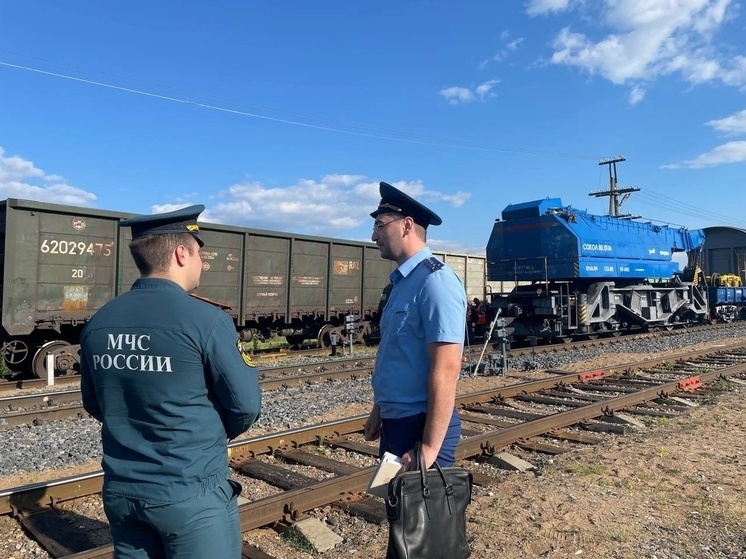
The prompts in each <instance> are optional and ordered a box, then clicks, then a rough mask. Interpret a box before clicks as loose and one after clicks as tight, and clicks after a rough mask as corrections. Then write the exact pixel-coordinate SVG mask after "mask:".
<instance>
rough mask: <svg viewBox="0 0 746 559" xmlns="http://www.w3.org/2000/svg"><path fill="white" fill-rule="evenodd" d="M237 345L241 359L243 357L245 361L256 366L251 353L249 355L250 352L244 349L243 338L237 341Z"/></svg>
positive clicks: (250, 365)
mask: <svg viewBox="0 0 746 559" xmlns="http://www.w3.org/2000/svg"><path fill="white" fill-rule="evenodd" d="M236 347H237V348H238V353H240V354H241V359H243V362H244V363H246V364H247V365H248V366H249V367H255V366H256V365H254V361H253V360H252V359H251V355H249V352H248V351H246V350H245V349H244V347H243V344H242V343H241V340H238V341H237V342H236Z"/></svg>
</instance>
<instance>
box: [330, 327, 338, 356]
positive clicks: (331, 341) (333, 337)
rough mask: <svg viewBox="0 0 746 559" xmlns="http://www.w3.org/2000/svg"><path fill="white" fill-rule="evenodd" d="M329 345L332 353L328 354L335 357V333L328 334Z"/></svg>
mask: <svg viewBox="0 0 746 559" xmlns="http://www.w3.org/2000/svg"><path fill="white" fill-rule="evenodd" d="M329 343H330V344H331V346H332V352H331V353H330V355H331V356H335V355H337V333H336V332H332V333H331V334H329Z"/></svg>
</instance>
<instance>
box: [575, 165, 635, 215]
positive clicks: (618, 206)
mask: <svg viewBox="0 0 746 559" xmlns="http://www.w3.org/2000/svg"><path fill="white" fill-rule="evenodd" d="M622 161H626V159H625V158H624V157H622V156H621V155H619V156H617V157H610V158H607V159H602V160H601V161H599V162H598V164H599V165H608V166H609V190H599V191H598V192H590V193H589V194H588V196H595V197H596V198H601V197H602V196H608V197H609V215H610V216H612V217H629V216H628V215H627V216H623V215H622V214H621V210H622V204H624V202H626V201H627V198H629V195H630V194H631V193H633V192H637V191H638V190H640V189H639V187H637V186H628V187H627V188H618V187H617V178H616V164H617V163H620V162H622ZM620 194H622V195H623V196H622V197H621V200H620V199H619V195H620Z"/></svg>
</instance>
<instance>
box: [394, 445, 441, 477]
mask: <svg viewBox="0 0 746 559" xmlns="http://www.w3.org/2000/svg"><path fill="white" fill-rule="evenodd" d="M438 450H439V449H434V450H433V449H431V448H430V447H425V445H424V444H423V445H421V446H420V452H422V456H423V458H424V459H425V467H426V468H429V467H430V466H432V465H433V464H434V463H435V460H437V458H438ZM401 462H402V469H401V471H403V472H408V471H410V470H416V469H417V468H418V465H417V462H416V456H415V455H414V449H412V450H410V451H409V452H407V453H405V454H404V456H402V457H401Z"/></svg>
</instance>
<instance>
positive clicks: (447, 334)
mask: <svg viewBox="0 0 746 559" xmlns="http://www.w3.org/2000/svg"><path fill="white" fill-rule="evenodd" d="M391 281H392V282H393V284H394V286H393V288H392V290H391V293H390V294H389V298H388V302H387V303H386V307H385V308H384V310H383V316H382V317H381V342H380V344H379V346H378V357H377V359H376V366H375V368H374V370H373V395H374V400H375V403H376V404H378V405H379V406H380V409H381V417H383V418H385V419H398V418H402V417H407V416H410V415H416V414H418V413H423V412H426V411H427V380H428V375H429V373H430V355H429V354H428V351H427V348H428V344H432V343H436V342H447V343H455V344H459V345H460V346H462V347H463V343H464V336H465V333H466V331H465V328H466V292H465V291H464V286H463V284H462V283H461V280H460V279H459V277H458V276H457V275H456V274H455V273H454V272H453V270H451V269H450V268H449V267H448V266H445V265H443V264H442V263H441V262H440V261H439V260H437V259H436V258H434V257H433V253H432V252H431V251H430V249H429V248H424V249H422V250H421V251H419V252H418V253H417V254H415V255H413V256H412V257H410V258H409V259H408V260H407V261H406V262H404V263H403V264H402V265H401V266H399V267H398V268H397V269H396V270H394V271H393V272H392V273H391Z"/></svg>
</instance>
